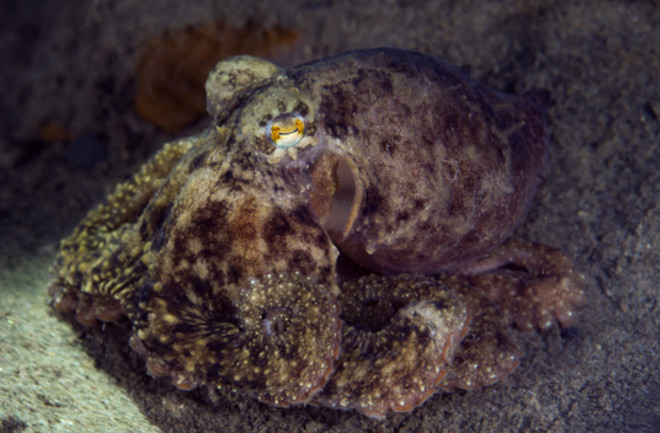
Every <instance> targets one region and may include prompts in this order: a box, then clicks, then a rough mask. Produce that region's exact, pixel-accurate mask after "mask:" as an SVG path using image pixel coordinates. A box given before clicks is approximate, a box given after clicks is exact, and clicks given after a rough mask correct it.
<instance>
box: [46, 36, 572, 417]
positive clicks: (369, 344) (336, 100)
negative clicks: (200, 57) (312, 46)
mask: <svg viewBox="0 0 660 433" xmlns="http://www.w3.org/2000/svg"><path fill="white" fill-rule="evenodd" d="M206 94H207V108H208V111H209V113H210V115H211V117H212V123H211V125H210V127H209V128H208V129H207V130H205V131H203V132H201V133H199V134H197V135H195V136H192V137H188V138H183V139H179V140H176V141H173V142H170V143H168V144H165V145H164V147H163V148H162V149H161V150H160V151H158V152H157V153H156V154H155V155H154V156H153V157H152V159H151V160H149V161H148V162H147V163H145V164H144V165H143V166H142V167H141V168H140V169H139V170H138V172H137V173H136V174H135V175H134V176H133V177H132V178H131V179H129V180H128V181H126V182H124V183H120V184H119V185H118V186H116V187H115V189H114V191H113V192H112V193H111V194H110V195H109V197H108V198H107V200H106V201H105V202H104V203H103V204H101V205H99V206H98V207H96V208H95V209H93V210H92V211H91V212H90V213H89V214H88V215H87V216H86V217H85V218H84V219H83V220H82V222H81V223H80V224H79V225H78V226H77V228H75V230H74V231H73V234H72V235H70V236H69V237H67V238H65V239H64V240H63V241H62V242H61V247H60V250H59V252H58V255H57V259H56V262H55V264H54V266H53V268H52V274H53V277H52V280H51V283H50V285H49V289H48V292H49V295H50V297H51V298H52V301H51V303H52V305H53V306H54V307H55V308H56V309H57V310H59V311H61V312H64V313H72V315H74V316H75V318H76V319H77V321H78V322H80V323H82V324H85V325H92V324H94V323H95V322H96V321H97V320H100V321H104V322H111V321H115V320H118V319H120V318H123V317H126V318H127V320H128V321H130V324H131V337H130V346H131V347H132V348H133V349H134V350H135V351H136V352H137V353H138V354H139V355H141V356H142V357H144V359H145V362H146V368H147V370H148V372H149V373H150V374H151V375H153V376H165V377H167V378H169V380H171V381H172V383H173V384H174V385H175V386H176V387H178V388H180V389H183V390H189V389H193V388H195V387H197V386H206V387H208V388H210V389H213V390H221V391H223V392H229V393H239V394H243V395H246V396H250V397H253V398H256V399H257V400H259V401H261V402H264V403H267V404H270V405H274V406H280V407H288V406H293V405H303V404H313V405H318V406H325V407H330V408H337V409H355V410H357V411H359V412H360V413H362V414H365V415H368V416H371V417H374V418H380V419H382V418H385V417H386V416H387V415H388V414H390V413H392V412H401V411H410V410H412V409H413V408H415V407H417V406H419V405H420V404H422V403H423V402H424V401H425V400H427V399H428V398H429V397H430V396H432V395H433V394H434V393H436V392H437V391H439V390H442V391H447V392H451V391H454V390H456V389H466V390H472V389H476V388H480V387H483V386H486V385H491V384H494V383H496V382H498V381H500V380H501V379H503V378H504V377H506V376H507V375H508V374H509V373H511V372H512V371H513V370H514V369H515V368H516V367H517V366H518V364H519V360H520V357H521V352H520V349H519V348H518V345H517V343H516V341H515V338H514V336H513V333H512V332H511V330H512V329H513V328H517V329H522V330H527V331H532V330H535V329H538V330H541V331H543V330H547V329H550V328H551V327H553V326H555V324H559V325H560V326H571V325H573V324H574V322H575V320H576V307H577V306H578V305H579V304H580V303H581V302H582V301H583V299H584V283H583V279H584V277H583V276H582V275H581V274H580V273H579V272H577V271H576V270H575V268H574V266H573V265H572V263H571V262H570V261H569V260H568V259H567V258H566V257H565V256H564V255H563V254H562V253H561V252H560V251H559V250H556V249H554V248H551V247H548V246H544V245H539V244H533V243H528V242H524V241H521V240H518V239H515V238H511V233H512V232H513V230H514V229H515V228H516V227H517V226H518V225H519V224H520V222H521V221H522V219H523V218H524V216H525V213H526V211H527V209H528V208H529V206H530V203H531V201H532V199H533V197H534V196H535V194H536V191H537V189H538V187H539V185H540V184H541V183H542V182H543V179H544V178H543V173H544V170H545V167H546V163H547V162H546V161H547V154H548V132H547V126H546V119H545V117H546V111H547V107H548V105H549V101H550V97H549V92H548V91H546V90H542V89H535V90H531V91H529V92H527V93H525V94H523V95H512V94H505V93H501V92H498V91H494V90H491V89H488V88H486V87H484V86H482V85H480V84H478V83H476V82H474V81H472V79H471V78H470V77H469V73H468V72H466V71H465V70H464V69H461V68H457V67H454V66H451V65H448V64H446V63H443V62H441V61H440V60H437V59H435V58H433V57H429V56H426V55H423V54H420V53H417V52H412V51H405V50H399V49H391V48H381V49H370V50H359V51H351V52H347V53H344V54H340V55H337V56H334V57H329V58H326V59H322V60H318V61H315V62H312V63H308V64H303V65H300V66H297V67H293V68H291V69H288V70H284V69H282V68H280V67H278V66H276V65H274V64H272V63H270V62H268V61H266V60H262V59H258V58H254V57H250V56H238V57H233V58H230V59H227V60H223V61H221V62H219V63H218V64H217V65H216V66H215V67H214V69H213V70H212V71H211V73H210V75H209V77H208V79H207V82H206Z"/></svg>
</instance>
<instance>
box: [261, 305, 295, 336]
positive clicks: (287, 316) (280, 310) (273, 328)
mask: <svg viewBox="0 0 660 433" xmlns="http://www.w3.org/2000/svg"><path fill="white" fill-rule="evenodd" d="M291 316H292V314H291V310H290V309H289V308H287V307H283V306H278V307H275V308H271V309H270V310H268V311H267V312H266V313H265V317H264V318H263V322H262V323H263V327H264V332H265V334H266V335H268V336H270V337H274V336H278V335H282V334H284V333H285V332H286V330H287V327H288V326H289V321H290V320H291Z"/></svg>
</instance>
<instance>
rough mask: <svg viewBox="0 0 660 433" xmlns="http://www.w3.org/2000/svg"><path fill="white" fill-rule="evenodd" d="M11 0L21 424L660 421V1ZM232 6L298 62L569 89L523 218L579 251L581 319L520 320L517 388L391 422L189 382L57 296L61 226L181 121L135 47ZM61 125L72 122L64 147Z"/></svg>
mask: <svg viewBox="0 0 660 433" xmlns="http://www.w3.org/2000/svg"><path fill="white" fill-rule="evenodd" d="M9 3H10V2H3V3H2V6H1V7H2V8H3V10H1V11H0V23H1V25H0V29H1V30H0V34H1V35H2V38H0V59H2V60H1V63H2V67H1V68H0V90H1V93H0V94H1V95H2V97H1V98H0V431H1V432H161V431H162V432H216V431H217V432H221V431H222V432H225V431H237V432H249V431H250V432H251V431H254V432H278V431H286V432H290V433H292V432H309V433H311V432H326V431H329V432H349V431H366V432H393V431H397V432H417V431H419V432H425V431H445V432H459V431H461V432H476V431H480V432H491V431H493V432H496V431H497V432H499V431H522V432H658V431H660V403H659V402H660V355H659V354H660V308H659V307H658V298H659V294H660V289H659V287H660V256H659V254H658V248H659V247H660V208H659V206H660V50H659V48H658V47H660V8H659V7H658V5H657V2H653V1H638V2H623V1H621V2H614V1H586V2H575V1H558V2H557V1H509V2H499V1H481V0H480V1H476V0H475V1H469V0H468V1H431V2H423V1H398V2H397V1H368V2H359V3H360V4H357V3H358V2H353V1H344V2H332V1H301V0H290V1H288V2H286V3H280V4H279V5H277V6H274V5H268V3H267V2H259V1H252V0H241V1H226V2H219V1H210V0H209V1H191V2H178V1H173V0H168V1H164V0H163V1H144V0H140V1H135V0H118V1H105V0H100V1H70V2H58V1H42V2H39V1H22V2H11V4H12V5H9ZM215 19H218V20H225V21H227V22H229V23H232V25H236V26H241V25H242V23H245V22H248V21H251V22H256V23H259V24H263V25H267V26H272V25H276V24H279V25H282V26H286V27H291V28H295V29H296V30H297V31H298V32H300V35H301V38H300V39H299V42H298V43H297V45H296V46H295V47H294V48H293V49H288V50H287V51H286V52H284V53H281V55H280V58H279V61H281V62H282V63H283V64H286V65H291V64H293V63H297V62H300V61H305V60H310V59H314V58H318V57H323V56H326V55H329V54H333V53H337V52H340V51H344V50H347V49H353V48H364V47H374V46H383V45H389V46H397V47H404V48H410V49H416V50H420V51H423V52H426V53H429V54H433V55H436V56H438V57H440V58H443V59H445V60H447V61H449V62H451V63H454V64H459V65H464V64H470V65H472V74H473V76H474V77H476V78H477V79H478V80H480V81H482V82H485V83H487V84H489V85H491V86H492V87H495V88H499V89H506V90H510V91H516V92H523V91H525V90H528V89H530V88H533V87H545V88H548V89H550V90H551V91H552V95H553V98H554V101H555V104H554V105H553V107H552V109H551V110H550V113H549V123H550V127H551V141H552V143H553V148H552V157H551V162H552V164H551V168H550V170H549V172H548V173H547V182H546V184H545V186H544V187H543V189H542V191H541V192H540V194H539V196H538V198H537V199H536V201H535V203H534V206H533V207H532V209H531V211H530V214H529V217H528V219H527V220H526V222H525V223H524V224H523V226H522V227H520V229H519V230H518V232H517V235H518V236H521V237H523V238H525V239H532V240H536V241H539V242H542V243H546V244H550V245H553V246H557V247H561V248H562V250H563V251H564V252H565V253H566V254H567V255H568V256H569V257H570V258H571V259H572V260H574V262H575V263H576V265H577V266H578V267H579V269H581V270H582V271H583V273H584V275H585V276H586V281H587V283H588V289H587V302H586V303H585V304H584V306H583V307H582V308H581V309H580V321H579V324H578V325H577V326H576V327H575V328H571V329H568V330H556V329H555V330H553V331H551V332H549V333H547V334H545V335H520V336H519V337H520V338H521V341H522V342H523V347H524V349H525V352H526V354H525V356H524V358H523V362H522V364H521V366H520V367H519V368H518V369H517V370H516V371H515V372H514V373H513V374H512V375H511V376H510V377H508V378H507V379H506V380H505V381H504V382H502V383H500V384H497V385H495V386H492V387H488V388H485V389H481V390H478V391H475V392H457V393H455V394H451V395H449V394H441V393H440V394H437V395H435V396H434V397H432V398H431V399H430V400H429V401H427V402H426V403H425V404H424V405H423V406H422V407H421V408H418V409H416V410H415V411H413V412H411V413H403V414H396V415H391V416H389V417H388V418H387V420H385V421H375V420H372V419H369V418H366V417H363V416H361V415H359V414H357V413H355V412H342V411H334V410H329V409H322V408H314V407H299V408H293V409H286V410H284V409H278V408H272V407H268V406H265V405H263V404H259V403H256V402H254V401H252V400H250V399H246V398H241V397H236V398H228V397H219V398H218V399H217V401H215V402H211V401H210V400H209V399H208V397H207V395H206V392H204V390H198V391H194V392H188V393H186V392H182V391H178V390H176V389H174V388H173V386H172V385H171V384H170V383H168V382H167V381H166V380H162V379H161V380H153V379H151V378H150V377H149V376H147V375H146V373H145V370H144V367H143V363H142V361H141V360H140V359H138V357H137V356H136V355H134V354H133V353H132V351H131V350H130V349H128V347H127V345H126V341H127V338H128V337H127V335H128V326H127V324H126V323H121V324H119V325H106V326H96V327H94V328H90V329H85V328H82V327H80V326H78V325H73V324H71V323H69V322H68V321H66V320H63V319H62V318H61V317H59V316H58V315H57V314H55V312H54V311H53V310H52V309H51V308H50V307H49V306H48V299H47V295H46V287H47V284H48V266H49V264H50V262H51V261H52V260H53V258H54V255H55V252H56V247H57V242H58V240H59V239H60V238H61V237H62V236H65V235H66V234H68V233H69V232H70V231H71V229H72V228H73V226H74V225H75V224H76V222H77V221H79V220H80V218H82V216H83V215H84V214H85V212H86V211H87V210H88V209H89V208H90V207H91V206H93V205H94V204H95V203H98V202H99V201H100V200H102V198H103V197H104V195H105V194H106V193H107V192H108V191H109V190H110V188H111V186H112V185H113V184H114V183H115V182H117V181H118V180H121V179H125V178H126V176H127V175H128V174H129V173H130V172H131V171H132V170H134V169H135V167H137V166H138V165H139V164H140V163H141V162H142V161H144V160H145V159H146V158H147V157H148V155H149V154H150V153H152V152H153V151H154V150H155V149H157V148H158V146H159V145H160V144H162V143H163V142H164V141H166V140H167V139H170V138H172V136H169V135H166V134H164V133H162V132H159V131H158V130H157V129H156V128H155V127H153V126H151V125H149V124H148V123H146V122H144V121H143V120H141V119H140V118H138V117H137V116H136V114H135V112H134V110H133V104H132V99H131V98H132V96H131V95H132V91H133V88H134V82H133V75H132V74H133V70H134V64H135V57H136V47H138V46H139V44H140V42H141V41H144V40H145V38H147V37H149V36H150V35H153V34H156V33H158V32H161V31H163V30H164V29H167V28H178V27H182V26H184V25H186V24H195V23H199V22H206V21H208V20H215ZM46 121H51V122H56V123H58V124H60V125H63V127H64V128H65V129H66V131H67V133H68V134H70V135H71V136H72V137H73V139H72V140H64V141H63V142H60V143H55V144H53V143H50V142H49V143H45V142H44V141H43V140H42V139H41V138H40V134H39V132H38V131H39V127H40V126H41V125H43V123H44V122H46ZM202 124H203V122H202ZM193 129H194V128H193ZM186 132H190V131H183V132H182V133H186ZM42 138H43V137H42Z"/></svg>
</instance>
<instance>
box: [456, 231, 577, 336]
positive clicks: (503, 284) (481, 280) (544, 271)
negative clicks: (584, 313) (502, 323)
mask: <svg viewBox="0 0 660 433" xmlns="http://www.w3.org/2000/svg"><path fill="white" fill-rule="evenodd" d="M461 272H462V273H463V274H466V275H467V279H468V281H469V282H470V283H471V284H472V285H473V286H474V287H476V288H477V289H479V290H480V291H481V292H482V293H484V294H485V295H486V296H487V297H488V298H490V299H491V300H493V301H495V302H497V304H498V305H499V307H500V310H501V311H502V314H503V316H504V317H505V318H506V320H507V321H508V322H509V323H513V324H514V325H516V327H518V328H519V329H522V330H525V331H532V330H534V329H535V328H536V329H540V330H542V331H545V330H548V329H550V328H551V327H552V326H553V324H555V323H556V322H558V323H559V324H560V325H561V326H564V327H566V326H571V325H573V324H574V323H575V319H576V314H575V310H576V307H577V306H578V305H580V304H581V303H582V302H583V301H584V299H585V294H584V276H583V275H582V274H580V273H579V272H578V271H577V270H576V269H575V267H574V266H573V264H572V263H571V261H570V260H569V259H568V258H567V257H566V256H564V255H563V254H562V253H561V251H559V250H557V249H555V248H551V247H548V246H546V245H539V244H532V243H527V242H523V241H521V240H518V239H510V240H508V241H506V242H505V243H504V244H502V245H501V246H499V247H498V248H496V249H495V250H493V251H492V252H490V253H489V254H487V255H486V256H484V257H483V258H482V259H480V260H478V261H476V262H474V263H472V264H470V265H468V266H467V267H465V268H464V269H462V270H461Z"/></svg>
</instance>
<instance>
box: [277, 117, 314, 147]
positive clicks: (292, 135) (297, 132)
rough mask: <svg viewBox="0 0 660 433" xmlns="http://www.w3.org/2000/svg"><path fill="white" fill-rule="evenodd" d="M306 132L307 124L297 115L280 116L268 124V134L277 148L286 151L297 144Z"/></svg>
mask: <svg viewBox="0 0 660 433" xmlns="http://www.w3.org/2000/svg"><path fill="white" fill-rule="evenodd" d="M304 132H305V122H303V118H302V116H300V115H299V114H296V113H285V114H280V115H279V116H277V117H276V118H274V119H273V120H271V121H270V122H269V123H268V133H269V134H270V138H271V140H273V143H274V144H275V146H276V147H278V148H280V149H286V148H287V147H291V146H294V145H295V144H297V143H298V142H299V141H300V139H301V138H302V136H303V133H304Z"/></svg>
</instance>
